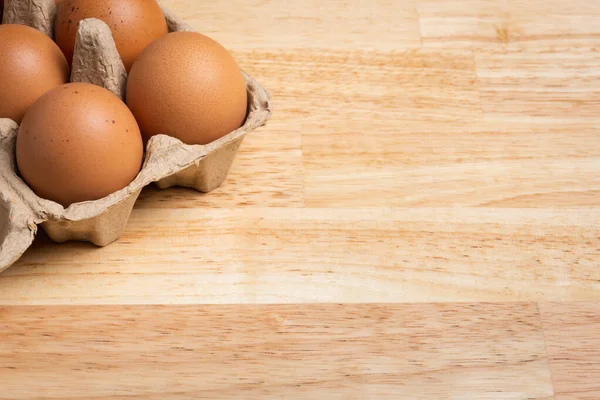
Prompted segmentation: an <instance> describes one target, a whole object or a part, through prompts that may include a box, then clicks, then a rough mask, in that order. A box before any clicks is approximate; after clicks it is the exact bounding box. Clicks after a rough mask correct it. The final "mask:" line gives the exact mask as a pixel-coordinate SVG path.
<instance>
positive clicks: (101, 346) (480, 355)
mask: <svg viewBox="0 0 600 400" xmlns="http://www.w3.org/2000/svg"><path fill="white" fill-rule="evenodd" d="M0 318H1V319H2V342H1V344H0V360H1V361H0V387H2V393H0V398H2V399H4V400H16V399H19V400H21V399H23V400H25V399H30V398H32V396H31V394H32V393H36V394H37V396H36V398H37V399H40V400H42V399H44V400H45V399H67V398H68V399H70V400H73V399H125V398H127V399H144V400H146V399H147V400H151V399H165V398H174V399H175V398H176V399H200V398H202V399H214V398H227V399H280V398H286V399H314V398H327V399H365V398H378V399H414V398H420V399H425V398H427V399H448V398H461V399H463V398H464V399H472V400H479V399H481V400H483V399H485V400H488V399H515V400H520V399H539V400H541V399H544V400H550V399H552V398H553V396H552V394H553V391H552V384H551V378H550V374H549V371H548V365H547V359H546V352H545V348H544V340H543V335H542V331H541V327H540V321H539V314H538V309H537V306H536V305H535V304H516V303H515V304H510V305H499V304H479V305H475V304H471V305H469V304H463V305H458V306H457V305H452V304H449V305H441V304H440V305H311V306H297V305H290V306H212V307H211V306H189V307H185V306H178V307H176V306H155V307H148V306H138V307H119V306H116V307H108V306H105V307H44V308H38V307H34V308H21V307H14V308H5V309H0ZM66 327H68V329H65V328H66ZM25 383H26V384H25Z"/></svg>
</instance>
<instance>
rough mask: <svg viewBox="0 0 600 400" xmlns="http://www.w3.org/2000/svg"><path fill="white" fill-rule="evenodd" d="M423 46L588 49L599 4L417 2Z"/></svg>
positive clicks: (596, 32)
mask: <svg viewBox="0 0 600 400" xmlns="http://www.w3.org/2000/svg"><path fill="white" fill-rule="evenodd" d="M418 12H419V23H420V29H421V36H422V41H423V45H424V46H426V47H444V48H451V47H455V48H524V49H532V48H556V47H562V48H573V47H577V46H581V47H585V48H590V47H593V46H598V45H600V27H599V26H598V22H597V21H598V18H599V17H600V5H599V3H598V2H596V1H589V0H574V1H572V2H564V1H561V0H547V1H546V0H544V1H542V0H532V1H522V0H503V1H497V0H419V1H418Z"/></svg>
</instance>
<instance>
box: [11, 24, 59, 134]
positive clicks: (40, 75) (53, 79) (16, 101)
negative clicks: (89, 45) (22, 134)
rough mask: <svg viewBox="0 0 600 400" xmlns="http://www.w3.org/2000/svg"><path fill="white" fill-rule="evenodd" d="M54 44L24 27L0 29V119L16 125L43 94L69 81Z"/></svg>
mask: <svg viewBox="0 0 600 400" xmlns="http://www.w3.org/2000/svg"><path fill="white" fill-rule="evenodd" d="M69 73H70V71H69V66H68V64H67V61H66V60H65V57H64V56H63V54H62V53H61V51H60V49H59V48H58V46H56V44H55V43H54V42H53V41H52V40H51V39H50V38H49V37H47V36H46V35H44V34H43V33H41V32H39V31H37V30H35V29H33V28H30V27H28V26H25V25H0V118H10V119H12V120H13V121H15V122H17V123H20V122H21V119H22V118H23V115H24V114H25V111H27V109H28V108H29V107H30V106H31V105H32V104H33V103H34V102H35V101H36V100H37V99H38V98H39V97H40V96H41V95H43V94H44V93H46V92H47V91H49V90H51V89H53V88H55V87H56V86H59V85H62V84H64V83H66V82H68V81H69Z"/></svg>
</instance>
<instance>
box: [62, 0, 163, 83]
mask: <svg viewBox="0 0 600 400" xmlns="http://www.w3.org/2000/svg"><path fill="white" fill-rule="evenodd" d="M86 18H97V19H100V20H102V21H104V22H106V24H107V25H108V26H109V27H110V29H111V31H112V34H113V38H114V39H115V44H116V45H117V50H118V51H119V54H120V55H121V59H122V60H123V64H125V68H126V69H127V71H129V69H130V68H131V65H132V64H133V62H134V60H135V59H136V57H137V56H138V55H139V54H140V53H141V52H142V50H144V48H145V47H146V46H148V45H149V44H150V43H151V42H152V41H154V40H156V39H158V38H159V37H161V36H164V35H166V34H167V32H168V28H167V22H166V21H165V17H164V15H163V13H162V10H161V9H160V6H159V5H158V3H157V2H156V1H155V0H62V1H61V2H60V3H59V6H58V12H57V15H56V24H55V25H54V39H55V40H56V43H58V46H59V47H60V48H61V50H62V51H63V53H64V54H65V56H66V57H67V60H68V61H69V65H70V64H71V63H72V61H73V50H74V49H75V38H76V36H77V29H78V27H79V22H80V21H81V20H83V19H86Z"/></svg>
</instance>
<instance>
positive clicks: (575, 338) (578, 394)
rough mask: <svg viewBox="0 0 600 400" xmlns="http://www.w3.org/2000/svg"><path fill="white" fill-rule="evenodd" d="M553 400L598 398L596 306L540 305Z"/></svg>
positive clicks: (599, 311) (599, 317) (599, 308)
mask: <svg viewBox="0 0 600 400" xmlns="http://www.w3.org/2000/svg"><path fill="white" fill-rule="evenodd" d="M540 311H541V316H542V325H543V327H544V335H545V338H546V348H547V349H548V357H549V362H550V369H551V371H552V380H553V382H554V390H555V394H556V400H596V399H599V398H600V335H599V334H598V333H599V332H600V303H597V302H596V303H542V304H540Z"/></svg>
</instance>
